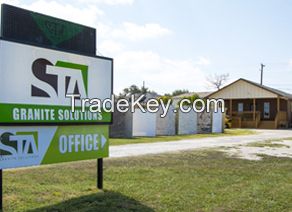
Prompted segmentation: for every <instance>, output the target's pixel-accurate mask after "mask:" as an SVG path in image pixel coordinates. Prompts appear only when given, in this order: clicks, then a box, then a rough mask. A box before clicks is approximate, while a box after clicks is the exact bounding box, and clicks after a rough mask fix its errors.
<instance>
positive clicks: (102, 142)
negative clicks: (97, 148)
mask: <svg viewBox="0 0 292 212" xmlns="http://www.w3.org/2000/svg"><path fill="white" fill-rule="evenodd" d="M106 141H107V139H106V137H104V135H101V148H102V149H103V147H104V145H105V144H106Z"/></svg>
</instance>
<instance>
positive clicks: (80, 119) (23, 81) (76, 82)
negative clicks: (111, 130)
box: [0, 40, 113, 125]
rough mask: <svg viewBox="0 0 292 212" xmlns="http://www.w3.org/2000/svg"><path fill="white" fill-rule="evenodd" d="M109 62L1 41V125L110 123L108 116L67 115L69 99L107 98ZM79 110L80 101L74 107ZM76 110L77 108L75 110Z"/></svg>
mask: <svg viewBox="0 0 292 212" xmlns="http://www.w3.org/2000/svg"><path fill="white" fill-rule="evenodd" d="M112 66H113V61H112V59H110V58H102V57H89V56H83V55H78V54H72V53H67V52H62V51H56V50H51V49H45V48H40V47H35V46H29V45H25V44H20V43H14V42H9V41H4V40H0V67H1V69H0V74H1V78H0V91H1V92H0V111H1V116H0V123H1V124H2V125H5V124H47V123H49V124H59V123H70V124H72V123H73V124H76V123H95V122H103V123H108V122H111V114H110V113H106V112H102V113H99V114H97V113H94V114H93V113H90V112H89V111H87V112H86V113H81V110H80V111H78V110H77V112H76V113H74V114H72V113H71V110H70V109H71V99H70V98H68V97H66V95H67V94H80V95H81V98H99V99H101V100H104V99H105V98H110V96H111V94H112V68H113V67H112ZM76 105H77V106H78V105H80V100H78V101H77V102H76ZM80 106H81V105H80Z"/></svg>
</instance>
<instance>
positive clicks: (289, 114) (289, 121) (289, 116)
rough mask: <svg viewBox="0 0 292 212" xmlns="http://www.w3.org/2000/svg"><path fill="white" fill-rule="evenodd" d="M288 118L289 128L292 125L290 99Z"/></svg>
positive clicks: (288, 102)
mask: <svg viewBox="0 0 292 212" xmlns="http://www.w3.org/2000/svg"><path fill="white" fill-rule="evenodd" d="M287 116H288V128H289V127H290V124H291V107H290V101H289V99H288V100H287Z"/></svg>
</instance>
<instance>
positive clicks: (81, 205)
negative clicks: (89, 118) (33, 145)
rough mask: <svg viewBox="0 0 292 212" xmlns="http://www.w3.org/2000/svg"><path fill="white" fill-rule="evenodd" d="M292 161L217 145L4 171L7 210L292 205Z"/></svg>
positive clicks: (253, 208) (281, 207)
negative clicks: (230, 152)
mask: <svg viewBox="0 0 292 212" xmlns="http://www.w3.org/2000/svg"><path fill="white" fill-rule="evenodd" d="M291 164H292V160H291V159H288V158H275V157H265V158H264V160H262V161H248V160H241V159H234V158H228V157H226V156H225V155H224V154H223V153H220V152H216V151H215V150H212V151H211V150H210V151H202V150H201V151H193V152H181V153H176V154H161V155H155V156H147V157H146V156H145V157H133V158H119V159H107V160H105V164H104V168H105V173H104V177H105V183H104V188H105V189H106V190H105V191H104V192H100V191H98V190H97V189H96V188H95V184H96V161H95V160H94V161H84V162H77V163H68V164H59V165H54V166H43V167H40V168H30V169H18V170H8V171H4V209H5V210H4V211H13V212H14V211H25V210H28V209H30V211H281V212H282V211H287V212H288V211H292V166H291Z"/></svg>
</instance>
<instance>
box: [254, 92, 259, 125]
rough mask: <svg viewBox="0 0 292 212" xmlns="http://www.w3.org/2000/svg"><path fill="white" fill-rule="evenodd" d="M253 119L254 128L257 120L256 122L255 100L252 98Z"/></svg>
mask: <svg viewBox="0 0 292 212" xmlns="http://www.w3.org/2000/svg"><path fill="white" fill-rule="evenodd" d="M253 121H254V123H255V128H258V126H257V122H256V100H255V98H253Z"/></svg>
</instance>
